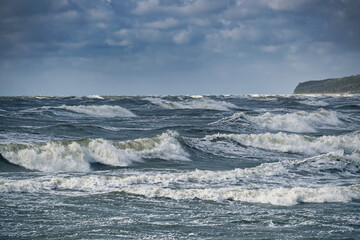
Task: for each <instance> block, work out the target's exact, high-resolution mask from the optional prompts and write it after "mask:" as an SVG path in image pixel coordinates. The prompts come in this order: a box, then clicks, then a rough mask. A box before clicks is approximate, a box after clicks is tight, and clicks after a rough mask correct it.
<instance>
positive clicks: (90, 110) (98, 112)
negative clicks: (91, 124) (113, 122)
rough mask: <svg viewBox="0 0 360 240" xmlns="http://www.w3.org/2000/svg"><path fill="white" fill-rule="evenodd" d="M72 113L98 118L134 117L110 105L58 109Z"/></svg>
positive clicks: (132, 114) (61, 107) (130, 113)
mask: <svg viewBox="0 0 360 240" xmlns="http://www.w3.org/2000/svg"><path fill="white" fill-rule="evenodd" d="M58 108H60V109H65V110H68V111H72V112H77V113H84V114H88V115H92V116H99V117H135V116H136V115H135V114H134V113H132V112H131V111H129V110H127V109H125V108H123V107H120V106H110V105H86V106H85V105H78V106H67V105H62V106H60V107H58Z"/></svg>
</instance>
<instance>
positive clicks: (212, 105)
mask: <svg viewBox="0 0 360 240" xmlns="http://www.w3.org/2000/svg"><path fill="white" fill-rule="evenodd" d="M145 100H147V101H149V102H151V103H152V104H155V105H158V106H160V107H162V108H165V109H209V110H218V111H230V109H235V108H237V106H235V105H234V104H232V103H229V102H225V101H215V100H212V99H209V98H205V97H201V98H197V97H196V98H192V99H187V100H185V101H169V100H164V99H162V98H154V97H147V98H145Z"/></svg>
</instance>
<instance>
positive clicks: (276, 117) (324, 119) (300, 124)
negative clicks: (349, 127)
mask: <svg viewBox="0 0 360 240" xmlns="http://www.w3.org/2000/svg"><path fill="white" fill-rule="evenodd" d="M240 119H245V120H247V121H250V122H252V123H253V124H256V125H257V126H259V127H262V128H265V129H268V130H282V131H288V132H316V131H317V130H316V129H318V128H322V127H329V126H339V125H342V124H343V123H342V121H341V120H340V119H339V118H338V116H337V113H336V112H334V111H327V110H324V109H322V108H320V109H319V110H317V111H314V112H305V111H298V112H294V113H286V114H275V113H271V112H266V113H264V114H262V115H257V116H252V115H248V114H246V113H244V112H238V113H235V114H233V115H232V116H230V117H225V118H222V119H220V120H218V121H216V122H213V123H211V124H221V123H232V122H236V121H238V120H240Z"/></svg>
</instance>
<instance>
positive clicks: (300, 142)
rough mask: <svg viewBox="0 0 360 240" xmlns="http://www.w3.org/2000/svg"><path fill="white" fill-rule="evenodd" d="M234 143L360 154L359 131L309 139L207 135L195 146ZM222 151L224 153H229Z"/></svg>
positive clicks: (305, 151) (281, 149)
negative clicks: (222, 142)
mask: <svg viewBox="0 0 360 240" xmlns="http://www.w3.org/2000/svg"><path fill="white" fill-rule="evenodd" d="M221 141H225V142H236V143H238V144H240V145H242V146H244V147H254V148H260V149H266V150H273V151H279V152H291V153H300V154H307V155H316V154H322V153H329V152H334V151H338V150H343V151H345V152H348V153H359V152H360V131H355V132H352V133H348V134H344V135H339V136H321V137H311V136H307V135H299V134H290V133H283V132H279V133H276V134H274V133H263V134H214V135H207V136H206V137H204V138H203V139H201V140H200V141H196V144H197V145H198V146H199V147H200V149H211V148H212V147H213V146H216V145H217V144H218V142H221ZM232 147H233V145H230V149H224V151H231V150H232V149H231V148H232Z"/></svg>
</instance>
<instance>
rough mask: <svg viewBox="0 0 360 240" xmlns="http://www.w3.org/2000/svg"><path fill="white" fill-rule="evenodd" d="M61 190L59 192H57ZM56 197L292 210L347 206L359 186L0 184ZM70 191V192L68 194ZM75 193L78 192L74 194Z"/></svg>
mask: <svg viewBox="0 0 360 240" xmlns="http://www.w3.org/2000/svg"><path fill="white" fill-rule="evenodd" d="M59 190H60V191H59ZM51 191H53V193H55V191H56V193H57V194H71V195H72V196H73V195H74V194H75V195H76V194H80V195H81V194H89V193H90V194H92V193H106V192H123V193H127V194H135V195H140V196H144V197H146V198H155V197H156V198H159V197H161V198H170V199H175V200H193V199H200V200H207V201H216V202H222V201H226V200H231V201H240V202H249V203H263V204H273V205H281V206H292V205H296V204H299V203H304V202H305V203H324V202H349V201H351V200H353V199H359V198H360V185H359V184H354V185H349V186H323V187H274V188H255V189H248V188H242V187H237V186H233V187H220V188H212V187H207V188H186V189H173V188H167V187H158V186H155V185H152V186H149V185H141V184H140V185H139V184H137V185H133V186H124V185H123V184H121V178H117V181H114V177H99V176H85V177H72V178H52V179H50V180H42V179H28V180H18V181H11V182H0V192H2V193H4V192H47V193H49V192H51ZM67 191H70V192H67ZM74 191H78V192H74Z"/></svg>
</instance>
